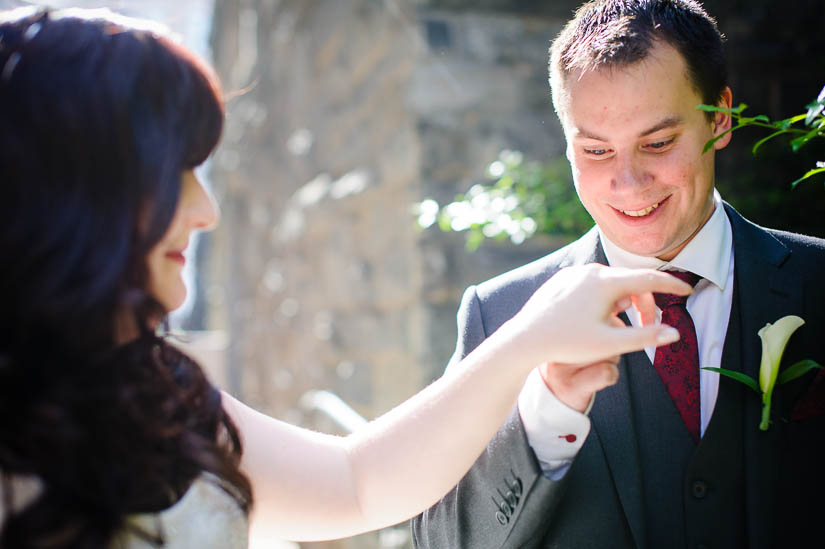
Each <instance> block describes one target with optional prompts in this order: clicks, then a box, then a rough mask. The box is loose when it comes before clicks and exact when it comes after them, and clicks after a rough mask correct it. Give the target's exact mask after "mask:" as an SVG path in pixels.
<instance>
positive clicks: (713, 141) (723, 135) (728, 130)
mask: <svg viewBox="0 0 825 549" xmlns="http://www.w3.org/2000/svg"><path fill="white" fill-rule="evenodd" d="M741 127H742V126H733V127H732V128H728V129H727V130H725V131H723V132H722V133H720V134H719V135H717V136H716V137H714V138H713V139H710V140H708V142H707V143H705V148H704V149H702V154H705V153H706V152H708V151H709V150H710V149H711V148H713V144H714V143H716V142H717V141H719V140H720V139H722V138H723V137H725V136H726V135H727V134H729V133H730V132H732V131H733V130H738V129H739V128H741Z"/></svg>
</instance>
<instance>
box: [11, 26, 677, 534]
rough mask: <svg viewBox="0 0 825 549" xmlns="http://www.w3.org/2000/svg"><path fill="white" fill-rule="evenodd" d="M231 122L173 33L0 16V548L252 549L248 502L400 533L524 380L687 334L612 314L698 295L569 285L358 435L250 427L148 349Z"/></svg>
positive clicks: (592, 374)
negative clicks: (395, 527) (546, 365)
mask: <svg viewBox="0 0 825 549" xmlns="http://www.w3.org/2000/svg"><path fill="white" fill-rule="evenodd" d="M222 122H223V107H222V102H221V97H220V93H219V91H218V85H217V82H216V79H215V77H214V76H213V75H212V73H211V72H210V70H209V69H208V68H207V67H205V66H204V65H203V64H202V63H200V62H199V61H198V60H197V59H195V58H194V57H193V56H192V54H191V53H189V52H188V51H186V50H184V49H183V48H181V47H179V46H177V45H174V44H173V43H171V42H169V41H168V40H166V39H165V38H163V37H159V36H157V35H155V34H153V33H151V32H149V31H143V30H137V29H135V28H132V27H130V26H127V23H126V22H124V21H123V20H121V19H116V18H115V17H114V16H105V17H104V16H103V15H101V14H100V13H99V12H94V13H89V12H85V13H84V12H76V11H73V12H52V13H47V12H38V13H32V12H27V13H26V14H23V15H21V14H20V13H19V12H16V13H14V14H12V15H8V16H6V19H5V20H1V21H0V185H2V189H3V200H1V201H0V220H1V221H0V223H2V231H0V257H2V258H3V267H2V268H0V303H2V304H3V310H4V312H5V313H6V314H4V315H3V316H2V320H0V323H2V325H0V328H1V329H0V472H2V483H0V492H2V497H0V528H2V530H0V547H2V548H4V549H5V548H15V549H18V548H27V547H41V548H42V547H46V548H52V547H61V548H62V547H81V548H102V547H129V548H134V547H143V546H163V545H165V546H168V547H205V548H208V547H244V546H245V544H246V530H247V525H246V514H247V512H248V511H249V510H250V509H252V508H253V507H252V503H253V495H254V509H255V512H256V516H257V517H258V518H259V519H260V521H261V523H262V524H265V525H266V526H267V527H268V528H271V529H274V530H275V531H276V532H277V533H278V534H279V535H280V536H281V537H286V538H292V539H308V538H314V539H320V538H330V537H341V536H347V535H352V534H355V533H359V532H364V531H367V530H370V529H374V528H378V527H382V526H386V525H389V524H393V523H397V522H399V521H402V520H404V519H406V518H409V517H410V516H412V515H414V514H416V513H418V512H420V511H422V510H423V509H425V508H427V507H428V506H430V505H431V504H432V503H434V502H435V501H436V500H437V499H438V498H439V497H441V496H442V495H443V494H444V493H446V492H447V491H448V490H449V489H450V488H451V487H452V486H453V485H454V484H455V483H456V482H457V481H458V480H459V478H460V477H461V476H462V475H463V474H464V472H466V470H467V469H468V468H469V467H470V465H471V464H472V462H473V461H474V460H475V459H476V457H477V456H478V455H479V454H480V452H481V451H482V449H483V448H484V446H485V444H486V442H487V441H488V439H489V438H490V437H491V436H492V434H493V433H494V432H495V430H496V428H497V427H498V426H499V425H500V424H501V423H502V422H503V420H504V419H505V417H506V415H507V413H508V412H509V410H510V409H511V408H512V406H513V403H514V402H515V399H516V396H517V394H518V391H519V389H520V387H521V384H522V383H523V381H524V378H525V377H526V375H527V373H528V372H529V371H530V370H531V369H532V368H533V367H534V366H535V365H537V364H539V363H541V362H543V361H552V362H575V363H585V362H595V361H599V360H603V361H604V362H602V363H600V364H599V365H597V366H596V367H590V368H583V369H582V379H583V381H582V382H589V383H601V384H602V385H603V384H604V383H605V380H606V379H607V380H608V381H609V379H612V378H613V377H614V376H615V375H616V370H615V362H614V361H613V362H612V361H611V359H610V358H609V357H613V356H615V355H618V354H619V353H622V352H626V351H629V350H635V349H639V348H642V347H644V346H647V345H651V344H657V342H658V343H659V344H661V343H663V342H669V341H672V340H674V339H675V338H676V337H678V335H676V336H674V332H675V330H672V329H669V328H667V327H663V326H648V327H644V328H625V327H623V326H622V325H621V323H620V322H619V321H618V320H617V318H616V312H617V311H620V310H623V309H625V308H627V307H628V306H630V303H631V299H636V301H637V302H638V303H639V304H640V307H641V309H642V310H643V313H644V314H645V315H650V314H652V312H653V305H652V296H651V294H650V292H652V291H663V292H670V293H681V294H685V293H688V292H689V291H690V288H689V287H688V286H687V285H685V284H683V283H681V282H679V281H678V280H676V279H675V278H673V277H671V276H669V275H665V274H662V273H652V272H648V273H639V272H636V273H632V272H629V271H619V270H612V269H608V268H600V267H596V266H591V267H585V268H580V269H578V270H568V271H565V272H562V273H560V274H559V275H557V276H556V277H554V278H553V279H551V280H550V281H549V282H548V283H546V284H545V285H544V286H543V287H542V288H541V289H540V290H539V291H538V292H537V293H536V294H535V295H534V296H533V298H531V300H530V301H529V302H528V303H527V305H525V307H524V308H523V309H522V311H521V312H520V313H519V314H518V315H517V316H516V317H514V318H513V319H512V320H511V321H509V322H508V323H507V324H505V325H504V326H503V327H502V328H501V329H499V330H498V331H497V332H496V334H494V335H493V336H492V337H490V338H489V339H488V340H487V341H485V342H484V343H483V344H482V345H481V346H479V348H478V349H477V350H475V351H474V352H473V353H472V354H470V355H469V356H468V357H467V358H466V359H465V360H464V361H463V363H462V364H461V365H460V367H458V368H456V369H455V370H454V371H453V372H451V374H450V375H448V376H445V377H444V378H442V379H440V380H438V381H437V382H435V383H434V384H432V385H431V386H430V387H428V388H426V389H425V390H424V391H422V392H421V393H419V394H418V395H416V396H415V397H413V398H412V399H410V400H409V401H407V402H405V403H404V404H402V405H401V406H399V407H398V408H396V409H395V410H393V411H391V412H389V413H388V414H386V415H384V416H382V417H381V418H379V419H377V420H375V421H373V422H371V423H370V424H368V425H366V426H365V427H364V428H362V429H360V430H359V431H358V432H356V433H354V434H353V435H351V436H349V437H345V438H341V437H334V436H330V435H323V434H319V433H313V432H310V431H307V430H304V429H300V428H297V427H294V426H290V425H287V424H284V423H282V422H280V421H277V420H275V419H272V418H268V417H266V416H263V415H261V414H258V413H257V412H255V411H253V410H251V409H250V408H248V407H246V406H244V405H243V404H241V403H240V402H238V401H237V400H235V399H233V398H232V397H230V396H228V395H226V394H224V395H222V394H221V393H220V392H218V391H217V390H216V389H215V388H214V387H212V386H211V385H210V384H209V383H208V381H207V380H206V378H205V377H204V375H203V372H202V371H201V369H200V368H199V367H198V366H197V364H195V363H194V361H192V360H191V359H190V358H188V357H187V356H185V355H184V354H182V353H181V352H179V351H177V350H176V349H175V348H174V347H172V346H171V345H169V344H168V343H167V342H166V341H165V339H164V338H163V336H162V335H158V334H159V333H160V330H159V326H162V321H163V318H164V317H165V315H166V314H167V313H168V312H169V311H171V310H173V309H175V308H176V307H178V306H180V305H181V303H182V302H183V299H184V297H185V294H186V288H185V286H184V284H183V281H182V279H181V267H182V255H181V254H182V252H183V250H184V249H185V248H186V246H187V243H188V241H189V238H190V236H191V234H192V233H193V232H194V231H197V230H206V229H210V228H211V227H212V226H213V225H214V224H215V223H216V221H217V213H216V210H215V207H214V205H213V203H212V200H211V198H210V197H209V196H208V195H207V193H206V192H205V190H204V189H203V187H201V185H200V183H199V182H198V180H197V178H196V177H195V176H194V174H193V171H192V170H193V169H194V168H195V167H196V166H198V165H199V164H201V163H202V162H203V161H204V160H205V159H206V158H207V156H208V155H209V154H210V152H211V151H212V150H213V149H214V147H215V145H216V143H217V141H218V138H219V135H220V132H221V126H222ZM617 324H618V326H617ZM619 326H622V327H619ZM455 433H461V436H460V437H457V436H455Z"/></svg>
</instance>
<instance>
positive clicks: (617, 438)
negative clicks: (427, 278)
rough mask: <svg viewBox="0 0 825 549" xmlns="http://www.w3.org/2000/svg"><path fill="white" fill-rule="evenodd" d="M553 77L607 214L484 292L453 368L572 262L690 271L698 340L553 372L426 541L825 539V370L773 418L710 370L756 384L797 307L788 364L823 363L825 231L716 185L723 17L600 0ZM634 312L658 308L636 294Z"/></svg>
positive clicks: (571, 136) (437, 517)
mask: <svg viewBox="0 0 825 549" xmlns="http://www.w3.org/2000/svg"><path fill="white" fill-rule="evenodd" d="M550 71H551V87H552V91H553V104H554V106H555V109H556V112H557V113H558V115H559V118H560V120H561V122H562V126H563V128H564V132H565V136H566V139H567V157H568V159H569V160H570V163H571V166H572V168H573V175H574V180H575V184H576V189H577V191H578V194H579V197H580V199H581V201H582V203H583V204H584V206H585V207H586V208H587V210H588V212H589V213H590V214H591V216H592V217H593V219H594V220H595V221H596V224H597V226H596V227H594V229H593V230H591V231H590V232H588V233H587V234H585V235H584V236H583V237H582V238H581V239H579V240H578V241H576V242H574V243H572V244H570V245H569V246H567V247H565V248H562V249H561V250H558V251H556V252H555V253H552V254H550V255H549V256H546V257H544V258H542V259H540V260H538V261H536V262H534V263H532V264H529V265H526V266H524V267H521V268H519V269H516V270H514V271H512V272H509V273H506V274H504V275H502V276H500V277H497V278H495V279H493V280H490V281H487V282H485V283H483V284H480V285H478V286H474V287H470V288H469V289H468V290H467V291H466V293H465V294H464V297H463V300H462V304H461V308H460V310H459V313H458V320H459V337H458V345H457V348H456V352H455V355H454V357H453V360H452V361H451V363H454V362H456V361H457V360H459V359H460V358H461V357H463V356H465V355H466V354H467V353H469V352H470V351H471V350H472V349H473V348H475V347H476V346H477V345H478V344H479V343H480V342H481V341H482V340H483V339H484V338H486V337H487V336H489V334H490V333H492V332H494V331H495V330H496V329H497V328H498V327H499V326H500V325H501V324H502V323H503V322H505V321H506V320H507V319H508V318H509V317H511V316H512V315H513V314H515V313H516V312H517V311H518V310H519V308H520V307H521V306H522V304H523V303H524V302H525V301H526V299H527V298H528V297H529V296H530V294H531V293H532V292H533V291H534V290H535V289H536V288H537V287H538V286H539V285H540V284H541V283H542V282H543V281H544V280H546V279H547V278H548V277H550V276H552V275H553V273H555V272H556V271H557V270H558V269H560V268H562V267H564V266H567V265H572V264H582V263H590V262H599V263H607V264H610V265H619V266H625V267H654V268H659V269H664V270H668V271H672V272H676V273H682V274H679V275H678V276H680V277H693V278H694V279H695V280H694V281H693V282H695V289H694V293H693V295H692V296H691V297H690V298H689V299H688V300H687V303H686V304H684V303H682V304H681V305H679V304H664V303H662V304H661V305H659V306H660V307H661V308H662V312H661V316H662V320H663V321H669V322H673V323H676V324H679V330H680V334H682V341H683V342H685V345H684V346H682V347H680V346H679V345H673V346H667V347H661V348H659V349H654V348H649V349H646V350H645V352H638V353H632V354H628V355H623V356H622V357H621V358H617V359H616V360H614V361H607V362H602V363H598V364H590V365H568V364H545V365H542V366H541V367H539V368H538V369H537V370H536V371H535V372H533V374H532V375H531V377H530V378H529V379H528V381H527V383H526V384H525V386H524V389H523V391H522V394H521V396H520V398H519V403H518V407H517V409H515V410H514V411H513V413H512V414H511V416H510V418H509V420H508V421H507V423H506V424H505V425H504V426H503V427H502V428H501V430H500V431H499V432H498V434H497V435H496V437H495V438H494V439H493V440H492V441H491V443H490V444H489V446H488V447H487V449H486V451H485V452H484V453H483V454H482V455H481V457H480V458H479V459H478V461H477V462H476V464H475V465H474V466H473V468H472V469H471V470H470V472H469V473H468V474H467V475H466V476H465V478H464V479H463V480H462V481H461V483H459V485H458V486H457V487H456V488H455V489H454V490H453V491H452V492H451V493H449V494H448V495H447V496H445V497H444V498H443V499H442V500H441V501H440V502H439V503H437V504H436V505H435V506H434V507H432V508H431V509H429V510H428V511H426V512H425V513H424V514H422V515H421V516H419V517H417V518H416V519H415V520H414V522H413V534H414V539H415V543H416V546H417V547H423V548H432V549H445V548H454V547H466V548H472V549H481V548H499V547H513V548H515V547H541V548H543V547H571V548H576V549H579V548H583V547H598V548H606V547H610V548H617V547H619V548H621V547H637V548H644V547H651V548H659V547H662V548H674V547H679V548H682V547H691V548H693V547H696V548H699V547H724V548H726V549H727V548H736V547H753V548H756V547H765V548H767V547H822V546H825V533H820V531H821V528H820V527H819V526H818V522H817V521H819V520H821V519H822V517H823V511H825V503H823V501H825V480H823V479H825V470H823V467H822V466H821V462H822V459H823V454H822V453H820V448H821V447H822V445H823V444H822V443H823V440H825V415H823V414H824V413H825V400H824V398H825V374H819V373H817V372H816V371H812V372H809V373H808V374H806V375H805V376H803V377H801V378H798V379H796V380H794V381H793V382H790V383H788V384H785V385H781V386H778V387H777V389H776V390H775V391H774V395H773V407H772V415H771V418H772V424H771V426H770V428H769V429H768V430H767V431H761V430H759V428H758V425H759V420H760V414H761V410H762V400H761V398H760V397H759V395H757V394H756V393H755V392H752V391H750V389H748V388H747V387H745V386H744V385H742V384H739V383H737V382H736V381H734V380H731V379H729V378H725V377H723V378H720V377H719V375H718V374H716V373H713V372H711V371H708V370H700V368H702V367H719V366H721V367H723V368H727V369H730V370H736V371H739V372H743V373H745V374H747V375H749V376H751V377H752V378H755V379H758V378H759V373H758V371H759V364H760V356H761V344H760V339H759V337H758V336H757V332H758V330H759V329H760V328H762V327H763V326H764V325H765V324H766V323H768V322H771V323H773V322H775V321H776V320H778V319H779V318H781V317H783V316H786V315H790V314H794V315H798V316H800V317H802V318H803V319H805V320H806V321H807V325H806V326H803V327H802V328H800V329H799V330H798V331H797V332H796V333H795V334H794V335H793V336H792V338H791V340H790V343H789V345H788V347H787V349H786V351H785V359H784V360H783V367H787V366H788V365H790V364H793V363H794V362H796V361H798V360H801V359H804V358H810V359H813V360H816V361H817V362H819V363H825V360H823V358H825V354H824V353H823V350H822V346H821V345H817V343H818V337H821V336H822V335H825V332H824V331H823V328H825V313H823V311H825V306H823V305H825V291H823V287H825V285H823V284H822V281H821V279H822V275H821V268H822V266H823V265H825V241H822V240H819V239H814V238H810V237H805V236H800V235H792V234H788V233H783V232H778V231H773V230H767V229H763V228H760V227H757V226H755V225H753V224H751V223H750V222H748V221H747V220H745V219H743V218H742V217H741V216H740V215H739V214H738V213H737V212H736V211H735V210H734V209H733V208H731V207H730V206H729V205H728V204H726V203H724V202H722V201H721V198H720V197H719V195H718V193H716V191H715V189H714V154H715V151H716V150H720V149H722V148H724V147H725V146H726V145H727V143H728V142H729V140H730V134H729V133H727V131H728V130H729V129H730V127H731V118H730V116H729V115H727V114H726V113H724V112H719V113H704V112H702V111H699V110H697V109H696V108H695V107H696V105H698V104H700V103H705V104H714V105H717V106H720V107H724V108H729V107H730V106H731V101H732V95H731V90H730V89H729V88H728V87H727V81H726V72H725V65H724V55H723V50H722V36H721V35H720V33H719V31H718V30H717V28H716V24H715V22H714V21H713V19H712V18H710V17H709V16H708V15H707V14H706V13H705V12H704V10H703V9H702V8H701V6H700V5H699V4H698V3H696V2H693V1H691V0H648V1H644V0H636V1H632V0H597V1H595V2H591V3H588V4H585V5H584V6H582V7H581V8H580V9H579V10H578V11H577V13H576V15H575V17H574V19H573V20H571V21H570V22H569V23H568V25H567V26H566V27H565V28H564V30H563V31H562V32H561V33H560V34H559V36H558V37H557V39H556V40H555V41H554V43H553V46H552V48H551V63H550ZM713 138H717V140H716V141H715V142H714V144H713V147H712V149H711V150H710V151H708V152H707V153H703V147H704V145H705V143H706V142H708V141H709V140H711V139H713ZM684 273H693V275H691V274H684ZM694 275H695V276H694ZM696 279H698V282H697V281H696ZM657 304H659V302H658V301H657ZM679 307H681V309H680V308H679ZM624 320H625V322H629V323H632V324H640V323H647V322H651V321H655V320H656V319H651V318H645V319H641V318H639V315H638V313H636V312H635V309H633V308H631V309H628V311H626V317H625V318H624ZM691 357H692V358H691Z"/></svg>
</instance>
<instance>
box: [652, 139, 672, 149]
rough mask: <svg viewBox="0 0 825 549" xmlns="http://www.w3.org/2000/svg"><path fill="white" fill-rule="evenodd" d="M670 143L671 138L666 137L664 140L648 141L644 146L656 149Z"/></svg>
mask: <svg viewBox="0 0 825 549" xmlns="http://www.w3.org/2000/svg"><path fill="white" fill-rule="evenodd" d="M671 143H673V139H672V138H671V139H666V140H664V141H656V142H655V143H648V144H647V145H645V147H646V148H648V149H654V150H658V149H664V148H665V147H667V146H668V145H670V144H671Z"/></svg>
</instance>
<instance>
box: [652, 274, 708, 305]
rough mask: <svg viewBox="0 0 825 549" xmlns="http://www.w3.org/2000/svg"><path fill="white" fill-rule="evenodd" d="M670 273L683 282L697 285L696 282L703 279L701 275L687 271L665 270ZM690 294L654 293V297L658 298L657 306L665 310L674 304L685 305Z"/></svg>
mask: <svg viewBox="0 0 825 549" xmlns="http://www.w3.org/2000/svg"><path fill="white" fill-rule="evenodd" d="M665 272H666V273H667V274H669V275H673V276H675V277H676V278H678V279H679V280H681V281H682V282H687V283H688V284H690V285H691V286H696V284H697V283H698V282H699V281H700V280H701V279H702V277H701V276H699V275H697V274H694V273H690V272H687V271H665ZM687 298H688V296H686V295H675V294H656V293H655V294H653V299H654V300H656V306H657V307H659V308H660V309H662V310H665V309H666V308H667V307H672V306H673V305H681V306H683V307H684V305H685V303H687Z"/></svg>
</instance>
